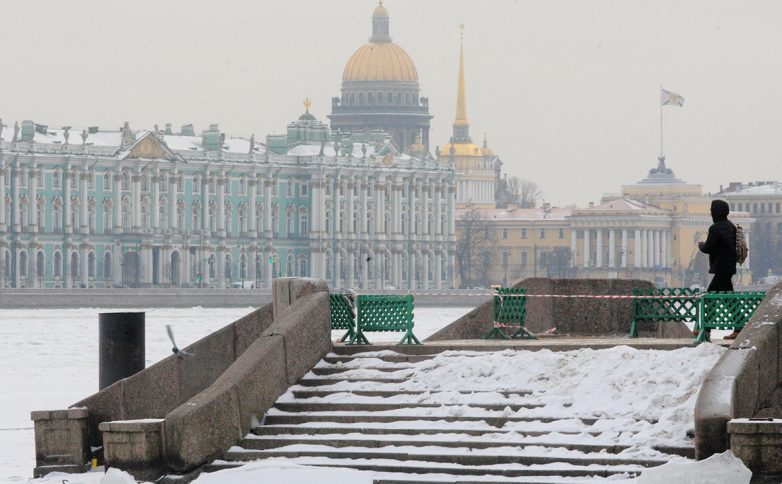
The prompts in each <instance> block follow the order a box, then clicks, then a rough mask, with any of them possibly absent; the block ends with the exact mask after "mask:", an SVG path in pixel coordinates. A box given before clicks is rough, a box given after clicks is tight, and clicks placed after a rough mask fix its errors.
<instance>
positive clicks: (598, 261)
mask: <svg viewBox="0 0 782 484" xmlns="http://www.w3.org/2000/svg"><path fill="white" fill-rule="evenodd" d="M596 235H597V237H596V239H597V240H596V241H595V267H598V268H600V267H603V229H597V234H596Z"/></svg>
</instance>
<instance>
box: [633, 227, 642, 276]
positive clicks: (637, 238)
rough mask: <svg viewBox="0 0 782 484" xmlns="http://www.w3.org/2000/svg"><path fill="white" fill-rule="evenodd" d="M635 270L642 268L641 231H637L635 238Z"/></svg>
mask: <svg viewBox="0 0 782 484" xmlns="http://www.w3.org/2000/svg"><path fill="white" fill-rule="evenodd" d="M633 244H634V247H633V269H640V268H641V229H635V238H633Z"/></svg>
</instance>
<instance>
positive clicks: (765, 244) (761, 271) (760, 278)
mask: <svg viewBox="0 0 782 484" xmlns="http://www.w3.org/2000/svg"><path fill="white" fill-rule="evenodd" d="M716 196H717V197H721V198H724V199H725V200H727V201H728V203H729V204H730V209H731V210H736V211H739V212H747V213H749V214H750V216H751V217H752V218H753V219H755V223H753V224H752V233H753V237H752V239H751V240H750V244H749V253H750V254H752V279H753V280H754V281H755V282H764V281H767V280H769V281H770V280H776V277H774V276H782V183H781V182H778V181H758V182H752V183H738V182H734V183H731V184H730V185H728V187H727V188H725V189H724V190H721V191H720V192H719V193H718V194H717V195H716ZM769 276H771V277H770V278H769Z"/></svg>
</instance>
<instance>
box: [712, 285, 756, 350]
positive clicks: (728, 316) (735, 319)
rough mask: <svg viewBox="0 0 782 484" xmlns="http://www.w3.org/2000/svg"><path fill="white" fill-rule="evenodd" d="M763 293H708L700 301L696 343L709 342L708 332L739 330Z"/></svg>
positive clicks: (749, 316)
mask: <svg viewBox="0 0 782 484" xmlns="http://www.w3.org/2000/svg"><path fill="white" fill-rule="evenodd" d="M765 296H766V293H765V292H762V291H757V292H710V293H707V294H704V295H703V299H702V300H701V306H702V308H701V325H700V332H699V333H698V337H697V342H698V343H702V342H704V341H711V339H710V330H712V329H732V330H741V328H743V327H744V326H745V325H746V324H747V322H748V321H749V318H751V317H752V314H754V312H755V309H757V307H758V306H760V303H761V302H762V301H763V298H764V297H765Z"/></svg>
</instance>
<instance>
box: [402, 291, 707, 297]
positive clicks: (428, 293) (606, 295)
mask: <svg viewBox="0 0 782 484" xmlns="http://www.w3.org/2000/svg"><path fill="white" fill-rule="evenodd" d="M408 294H410V295H412V296H485V297H490V296H500V297H520V296H524V297H552V298H573V299H578V298H583V299H692V298H699V297H703V296H704V295H705V293H699V294H691V295H687V296H684V295H680V296H672V295H668V296H651V295H649V296H642V295H634V294H510V293H507V294H497V293H467V294H464V293H453V294H452V293H447V292H411V293H408Z"/></svg>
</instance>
